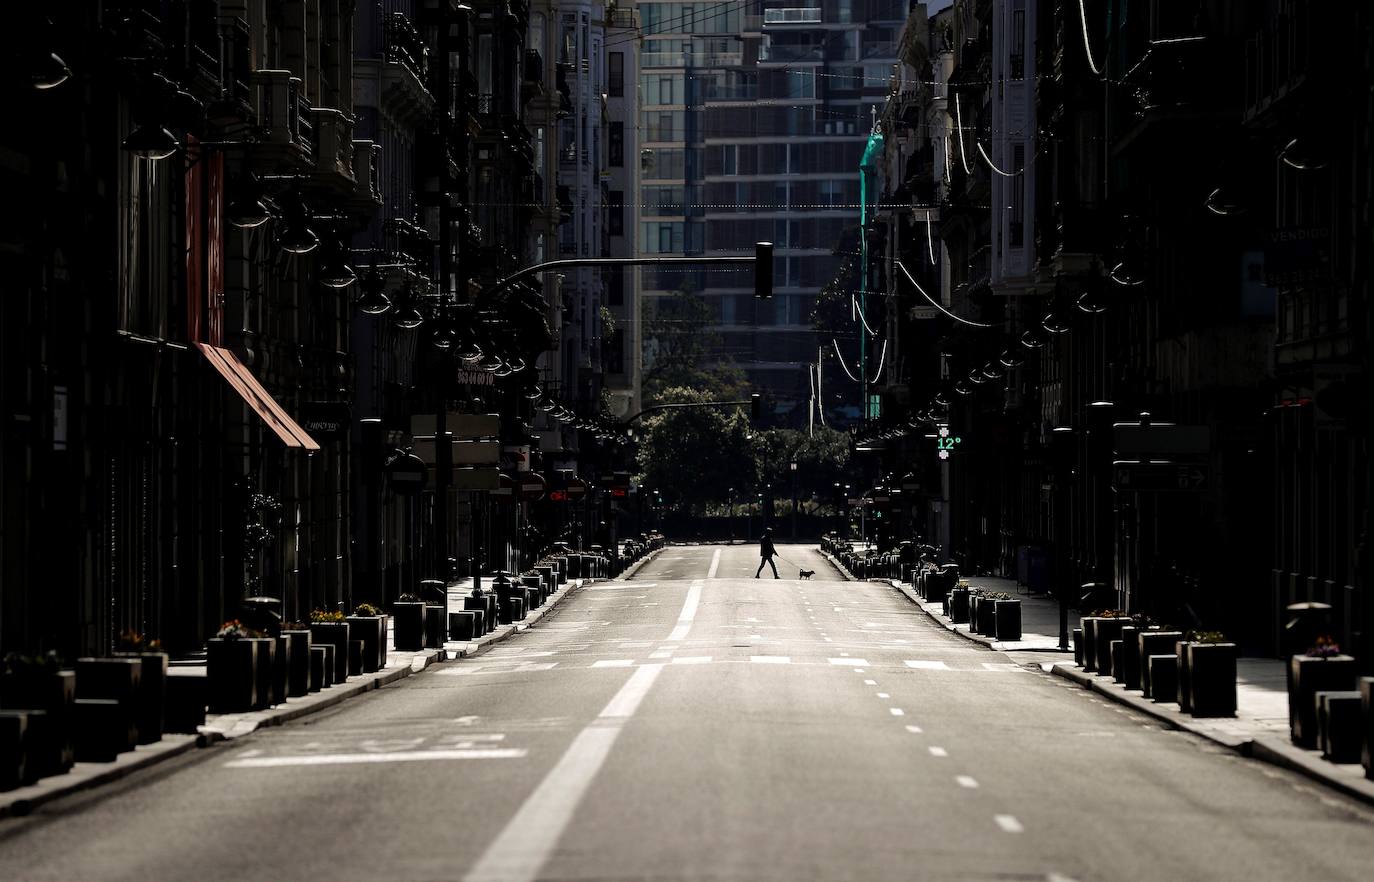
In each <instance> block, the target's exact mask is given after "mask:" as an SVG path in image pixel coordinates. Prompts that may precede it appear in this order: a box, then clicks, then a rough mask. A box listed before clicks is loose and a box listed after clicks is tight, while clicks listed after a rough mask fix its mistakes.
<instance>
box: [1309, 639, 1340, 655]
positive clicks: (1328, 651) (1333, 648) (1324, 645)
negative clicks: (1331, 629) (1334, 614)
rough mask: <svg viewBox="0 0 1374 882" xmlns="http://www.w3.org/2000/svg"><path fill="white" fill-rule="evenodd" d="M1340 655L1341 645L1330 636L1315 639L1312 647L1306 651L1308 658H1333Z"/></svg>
mask: <svg viewBox="0 0 1374 882" xmlns="http://www.w3.org/2000/svg"><path fill="white" fill-rule="evenodd" d="M1340 654H1341V645H1340V644H1339V643H1337V642H1336V640H1335V638H1333V637H1332V636H1331V635H1330V634H1323V635H1321V636H1320V637H1318V638H1317V642H1316V644H1315V645H1314V646H1312V647H1311V648H1310V649H1308V650H1307V657H1308V658H1333V657H1334V656H1338V655H1340Z"/></svg>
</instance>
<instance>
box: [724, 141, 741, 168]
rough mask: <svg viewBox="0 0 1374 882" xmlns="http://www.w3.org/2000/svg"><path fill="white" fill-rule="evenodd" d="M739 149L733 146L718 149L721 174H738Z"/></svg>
mask: <svg viewBox="0 0 1374 882" xmlns="http://www.w3.org/2000/svg"><path fill="white" fill-rule="evenodd" d="M738 159H739V148H738V146H736V145H734V144H726V145H724V146H722V147H721V148H720V165H721V174H724V175H733V174H739V172H738V171H737V169H738V168H739V162H738Z"/></svg>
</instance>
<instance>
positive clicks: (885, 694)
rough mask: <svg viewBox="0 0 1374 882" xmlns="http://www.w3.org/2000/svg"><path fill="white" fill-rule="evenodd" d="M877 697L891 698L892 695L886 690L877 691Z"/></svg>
mask: <svg viewBox="0 0 1374 882" xmlns="http://www.w3.org/2000/svg"><path fill="white" fill-rule="evenodd" d="M878 697H879V698H891V697H892V696H891V695H888V694H887V693H886V692H879V693H878Z"/></svg>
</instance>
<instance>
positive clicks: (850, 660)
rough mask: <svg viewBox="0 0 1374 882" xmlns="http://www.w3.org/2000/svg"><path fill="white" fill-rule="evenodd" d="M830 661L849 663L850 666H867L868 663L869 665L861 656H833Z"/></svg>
mask: <svg viewBox="0 0 1374 882" xmlns="http://www.w3.org/2000/svg"><path fill="white" fill-rule="evenodd" d="M830 663H831V664H832V665H848V666H850V667H855V666H867V665H868V662H867V661H866V660H865V659H861V658H848V657H846V658H832V659H830Z"/></svg>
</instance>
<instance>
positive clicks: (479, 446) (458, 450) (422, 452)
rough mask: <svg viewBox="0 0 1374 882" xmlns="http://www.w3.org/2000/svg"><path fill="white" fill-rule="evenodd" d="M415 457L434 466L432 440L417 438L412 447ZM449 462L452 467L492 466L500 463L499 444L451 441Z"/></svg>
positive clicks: (492, 442)
mask: <svg viewBox="0 0 1374 882" xmlns="http://www.w3.org/2000/svg"><path fill="white" fill-rule="evenodd" d="M411 449H412V450H414V452H415V455H416V456H418V457H420V459H422V460H424V461H425V462H426V463H428V464H430V465H434V455H435V451H434V438H433V437H432V436H431V437H428V438H425V437H417V438H416V439H415V443H414V444H413V445H412V448H411ZM449 449H450V450H451V451H452V453H451V454H450V456H451V457H452V458H451V459H450V460H449V461H450V462H452V463H453V464H454V465H487V466H494V465H496V464H497V463H499V462H500V461H501V444H500V442H497V441H452V442H450V445H449Z"/></svg>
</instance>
